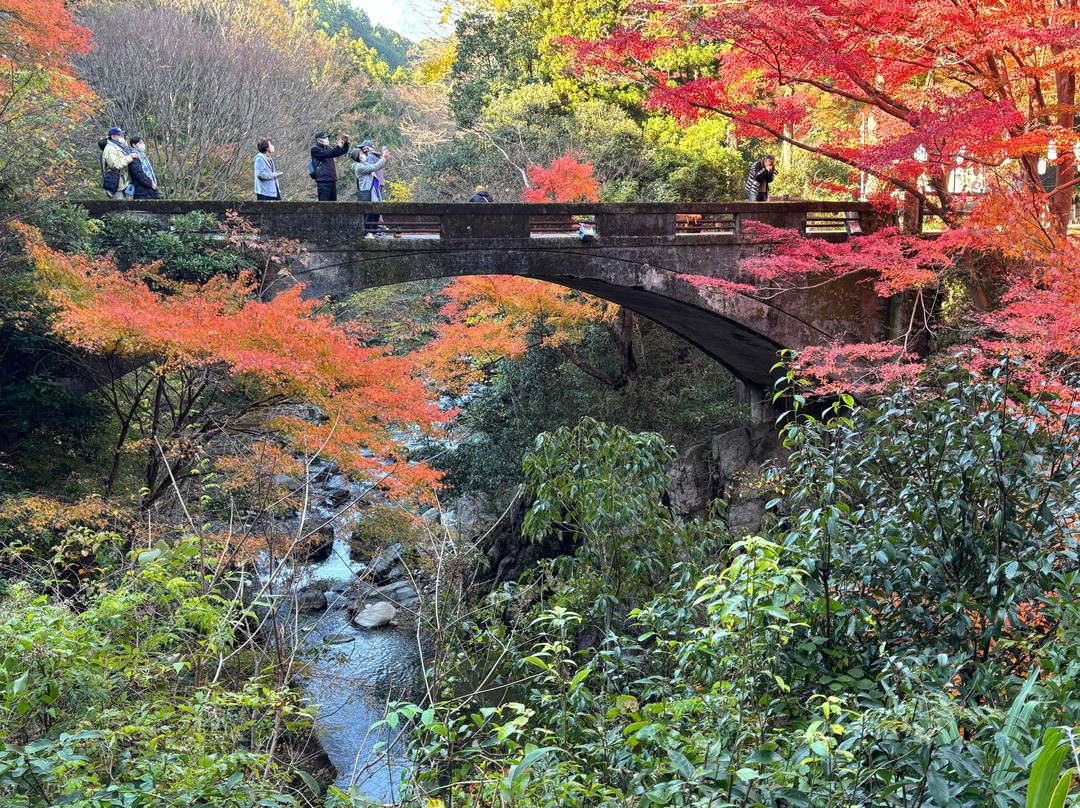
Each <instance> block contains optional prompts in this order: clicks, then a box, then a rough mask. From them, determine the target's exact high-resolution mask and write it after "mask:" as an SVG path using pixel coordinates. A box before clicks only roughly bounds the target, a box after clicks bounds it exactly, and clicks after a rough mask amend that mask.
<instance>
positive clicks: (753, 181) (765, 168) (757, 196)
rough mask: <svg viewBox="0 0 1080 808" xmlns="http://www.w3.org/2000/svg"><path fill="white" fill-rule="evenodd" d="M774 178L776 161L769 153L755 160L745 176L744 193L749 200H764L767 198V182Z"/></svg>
mask: <svg viewBox="0 0 1080 808" xmlns="http://www.w3.org/2000/svg"><path fill="white" fill-rule="evenodd" d="M774 179H776V161H775V160H774V159H773V156H772V155H771V154H766V155H765V156H764V157H762V158H761V159H760V160H755V161H754V164H753V165H752V166H750V174H749V176H747V178H746V193H747V194H748V195H749V197H750V201H751V202H765V201H766V200H768V198H769V183H770V182H772V181H773V180H774Z"/></svg>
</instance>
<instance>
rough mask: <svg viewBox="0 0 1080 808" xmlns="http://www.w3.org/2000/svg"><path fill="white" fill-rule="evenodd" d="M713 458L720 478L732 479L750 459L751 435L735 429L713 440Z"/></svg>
mask: <svg viewBox="0 0 1080 808" xmlns="http://www.w3.org/2000/svg"><path fill="white" fill-rule="evenodd" d="M712 457H713V462H715V463H716V471H717V473H718V474H719V475H720V477H724V478H730V477H732V476H733V475H734V474H735V473H736V472H737V471H739V470H740V469H742V467H743V466H745V465H746V461H748V460H749V459H750V433H749V431H748V430H746V429H733V430H731V431H730V432H725V433H724V434H723V435H717V436H716V437H714V438H713V439H712Z"/></svg>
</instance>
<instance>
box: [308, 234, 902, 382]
mask: <svg viewBox="0 0 1080 808" xmlns="http://www.w3.org/2000/svg"><path fill="white" fill-rule="evenodd" d="M559 241H560V242H563V243H561V244H558V245H555V244H552V245H550V246H545V247H537V246H535V245H534V244H528V245H521V246H520V247H516V246H515V247H506V246H491V247H490V248H487V249H478V245H476V244H472V245H470V246H469V248H468V249H463V250H454V249H453V248H452V247H450V248H447V245H438V244H436V245H432V246H433V247H436V249H427V248H424V245H408V244H405V243H402V242H394V241H391V240H385V241H382V242H380V243H376V244H372V242H371V241H370V240H369V241H367V242H358V243H355V244H353V245H350V247H351V248H349V247H346V248H345V249H342V247H344V246H345V245H340V246H337V245H336V246H337V249H336V250H334V252H332V253H331V252H328V251H320V250H319V247H318V245H308V250H309V252H310V253H311V254H312V255H313V256H314V259H315V260H313V261H312V262H311V263H310V265H309V266H308V267H307V268H306V269H304V270H300V271H297V272H295V273H294V275H295V277H296V278H297V280H300V281H302V282H304V283H305V284H306V285H307V289H306V291H305V294H308V295H311V296H318V297H326V296H330V297H340V296H342V295H345V294H348V293H351V292H357V291H362V290H363V289H366V288H372V287H376V286H384V285H390V284H396V283H407V282H412V281H420V280H431V279H437V278H450V277H456V276H461V275H517V276H521V277H528V278H533V279H536V280H543V281H548V282H550V283H555V284H558V285H561V286H565V287H568V288H571V289H576V290H578V291H581V292H585V293H587V294H591V295H595V296H596V297H599V298H602V299H604V300H608V301H610V302H612V303H615V304H617V305H620V306H625V307H626V308H628V309H630V310H632V311H634V312H635V313H637V314H640V315H642V316H644V317H647V318H648V319H650V320H653V321H654V322H656V323H658V324H660V325H662V326H664V327H665V328H668V329H669V330H671V331H672V332H674V333H675V334H677V335H679V336H680V337H682V338H683V339H685V340H687V341H688V342H690V343H691V344H693V345H695V346H697V347H698V348H700V349H701V350H702V351H704V352H705V353H706V354H708V355H709V356H711V357H712V358H714V359H715V360H716V361H718V362H720V363H721V364H723V365H724V366H725V367H726V368H728V369H729V370H730V371H731V372H732V373H734V374H735V376H737V377H738V378H740V379H742V380H743V381H746V382H749V383H751V384H754V385H758V386H761V387H765V386H769V385H771V384H772V383H773V381H774V380H775V373H774V372H773V371H772V368H773V366H774V365H775V364H776V362H777V354H778V352H779V351H780V350H781V349H783V348H793V349H798V348H802V347H805V346H807V345H817V344H823V343H826V342H829V341H831V340H833V339H843V338H845V337H848V338H850V336H851V335H852V334H855V335H856V338H861V339H866V338H867V335H866V334H865V333H862V332H864V331H865V328H862V327H860V326H861V324H863V323H866V322H867V318H866V315H867V314H870V315H871V317H870V321H871V322H874V321H877V322H881V321H883V319H884V318H883V316H882V311H880V310H878V309H880V308H881V305H880V304H881V303H882V301H880V299H879V298H876V297H874V296H871V297H870V298H868V297H867V295H866V289H865V286H860V285H858V284H851V283H849V284H848V288H846V289H838V288H831V289H829V290H828V293H827V294H821V293H816V294H809V295H808V294H807V293H805V292H803V293H797V292H789V293H785V294H783V295H780V296H778V297H777V298H776V299H774V300H770V301H763V300H758V299H755V298H751V297H748V296H744V295H739V294H733V293H730V292H726V291H722V290H720V289H718V288H716V287H715V286H707V285H703V284H697V283H694V282H692V281H690V280H687V279H686V278H684V277H680V275H684V274H689V275H705V276H710V277H721V278H723V279H725V280H730V281H732V282H739V281H745V278H743V277H741V275H740V272H739V269H738V266H739V262H740V261H741V259H742V258H743V257H745V253H746V250H745V248H742V249H739V248H737V247H732V246H726V245H723V246H722V245H718V246H717V247H716V248H713V249H711V250H703V249H701V248H700V247H698V248H697V249H694V250H687V249H685V248H684V249H682V250H679V249H675V248H671V247H669V248H667V249H663V248H652V249H642V248H641V247H640V246H639V247H634V248H632V249H627V248H619V247H603V246H591V247H590V246H582V245H579V244H578V243H577V241H576V240H574V239H560V240H559ZM875 301H876V302H875ZM867 302H869V303H870V304H871V306H872V307H873V308H874V309H875V311H873V312H868V311H866V308H867V306H866V304H867ZM807 315H809V316H807ZM871 336H873V335H871Z"/></svg>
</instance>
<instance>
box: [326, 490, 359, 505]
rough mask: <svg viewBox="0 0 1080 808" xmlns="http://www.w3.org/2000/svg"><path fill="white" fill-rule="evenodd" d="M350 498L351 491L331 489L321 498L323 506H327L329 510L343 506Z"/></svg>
mask: <svg viewBox="0 0 1080 808" xmlns="http://www.w3.org/2000/svg"><path fill="white" fill-rule="evenodd" d="M351 498H352V491H350V490H349V489H348V488H331V489H330V490H329V491H327V492H326V496H325V497H324V498H323V504H324V505H329V506H330V507H331V508H336V507H338V506H339V505H344V504H345V503H346V502H348V501H349V500H350V499H351Z"/></svg>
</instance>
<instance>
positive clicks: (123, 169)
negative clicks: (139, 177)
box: [101, 126, 135, 202]
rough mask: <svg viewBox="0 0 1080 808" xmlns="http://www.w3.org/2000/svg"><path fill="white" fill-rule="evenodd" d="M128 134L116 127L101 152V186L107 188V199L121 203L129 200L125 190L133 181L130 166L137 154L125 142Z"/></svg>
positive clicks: (110, 132)
mask: <svg viewBox="0 0 1080 808" xmlns="http://www.w3.org/2000/svg"><path fill="white" fill-rule="evenodd" d="M126 134H127V132H125V131H124V130H123V129H121V128H120V127H119V126H114V127H113V128H112V129H110V130H109V138H108V140H106V141H105V148H103V149H102V150H101V184H102V186H103V187H104V188H105V198H106V199H117V200H120V201H121V202H123V201H124V200H126V199H127V196H126V195H125V194H124V190H125V189H126V188H127V187H128V183H129V182H130V181H131V180H130V179H129V175H128V166H130V165H131V161H132V160H134V159H135V153H134V152H133V151H132V150H131V149H130V148H128V145H127V143H125V142H124V135H126Z"/></svg>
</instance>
